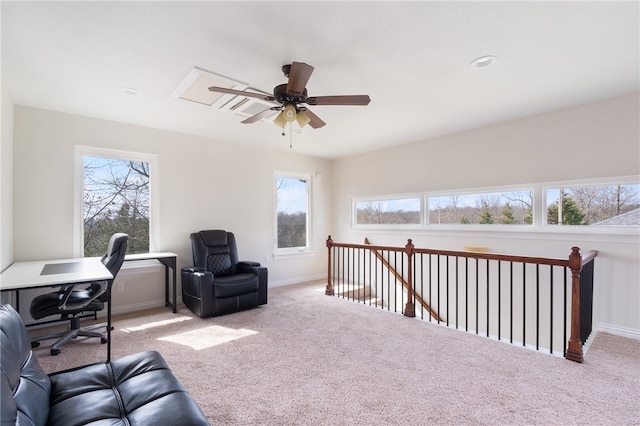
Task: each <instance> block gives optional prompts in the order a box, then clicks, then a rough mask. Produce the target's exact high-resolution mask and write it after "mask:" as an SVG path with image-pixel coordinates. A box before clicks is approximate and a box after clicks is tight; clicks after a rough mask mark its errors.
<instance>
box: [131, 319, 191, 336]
mask: <svg viewBox="0 0 640 426" xmlns="http://www.w3.org/2000/svg"><path fill="white" fill-rule="evenodd" d="M190 319H193V318H191V317H184V316H183V317H177V318H172V319H168V320H164V321H154V322H149V323H146V324H142V325H138V326H135V327H127V328H123V329H122V331H124V332H125V333H130V332H132V331H140V330H146V329H148V328H155V327H162V326H165V325H168V324H173V323H177V322H182V321H187V320H190Z"/></svg>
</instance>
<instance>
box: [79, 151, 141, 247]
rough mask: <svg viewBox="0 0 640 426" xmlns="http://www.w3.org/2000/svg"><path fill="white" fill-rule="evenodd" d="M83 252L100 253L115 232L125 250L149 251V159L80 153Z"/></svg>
mask: <svg viewBox="0 0 640 426" xmlns="http://www.w3.org/2000/svg"><path fill="white" fill-rule="evenodd" d="M83 173H84V175H83V185H84V193H83V206H84V208H83V223H84V255H85V256H100V255H102V254H104V252H105V250H106V249H107V245H108V243H109V238H110V237H111V235H113V234H114V233H116V232H125V233H127V234H129V246H128V248H127V252H128V253H132V254H133V253H148V252H149V211H150V204H149V201H150V200H149V180H150V174H149V163H147V162H143V161H129V160H121V159H114V158H102V157H91V156H86V155H85V156H83Z"/></svg>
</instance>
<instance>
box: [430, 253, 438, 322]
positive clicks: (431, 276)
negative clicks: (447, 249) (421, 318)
mask: <svg viewBox="0 0 640 426" xmlns="http://www.w3.org/2000/svg"><path fill="white" fill-rule="evenodd" d="M432 258H433V255H432V254H430V255H429V306H430V307H431V309H433V297H432V294H431V287H432V285H433V269H432V267H431V265H432V262H431V259H432ZM438 318H440V311H438ZM432 319H433V316H432V315H429V322H431V320H432Z"/></svg>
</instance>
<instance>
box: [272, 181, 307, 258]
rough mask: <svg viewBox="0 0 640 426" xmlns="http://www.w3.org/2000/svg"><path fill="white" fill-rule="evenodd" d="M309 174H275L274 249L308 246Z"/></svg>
mask: <svg viewBox="0 0 640 426" xmlns="http://www.w3.org/2000/svg"><path fill="white" fill-rule="evenodd" d="M309 182H310V176H309V175H291V174H276V181H275V193H276V233H277V235H276V249H277V250H284V251H287V250H292V249H297V250H300V249H305V248H308V247H309Z"/></svg>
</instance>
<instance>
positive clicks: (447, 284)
mask: <svg viewBox="0 0 640 426" xmlns="http://www.w3.org/2000/svg"><path fill="white" fill-rule="evenodd" d="M445 261H446V262H447V275H446V276H447V278H446V281H447V283H446V287H447V293H446V294H445V297H446V300H445V304H446V305H447V320H446V321H447V327H449V317H450V315H449V312H450V311H449V256H446V257H445Z"/></svg>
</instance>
